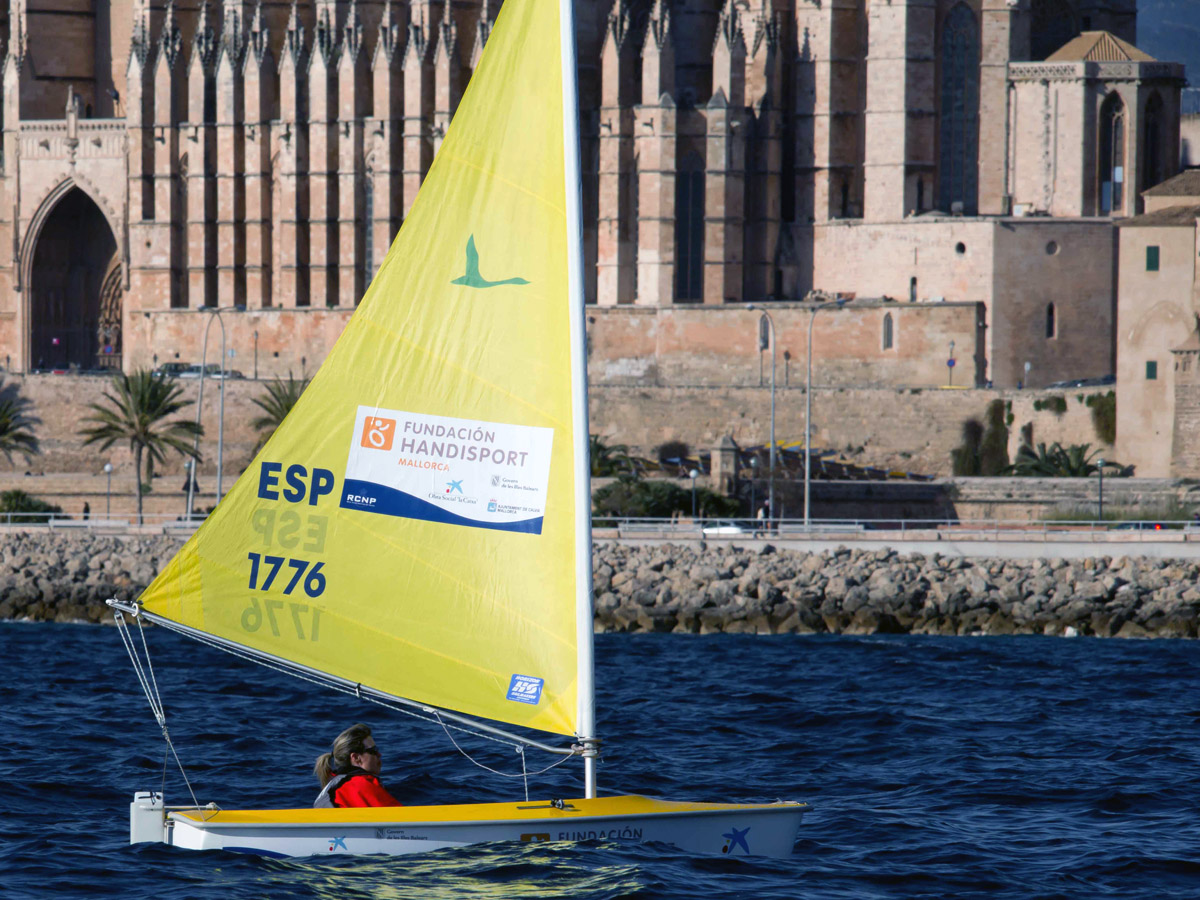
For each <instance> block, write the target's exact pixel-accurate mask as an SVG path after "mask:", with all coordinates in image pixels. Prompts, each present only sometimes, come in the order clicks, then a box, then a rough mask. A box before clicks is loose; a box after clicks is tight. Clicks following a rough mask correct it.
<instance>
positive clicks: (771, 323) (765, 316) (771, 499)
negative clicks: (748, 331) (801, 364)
mask: <svg viewBox="0 0 1200 900" xmlns="http://www.w3.org/2000/svg"><path fill="white" fill-rule="evenodd" d="M747 308H748V309H753V310H756V311H757V312H761V313H762V318H760V319H759V320H758V321H759V335H760V337H759V346H760V347H761V346H762V337H761V335H762V324H761V323H762V322H764V321H765V322H766V323H767V328H768V330H769V331H770V335H771V463H770V479H771V480H770V482H769V484H768V487H767V491H768V495H767V497H768V499H767V505H768V507H769V508H770V512H771V515H774V514H775V347H776V340H775V320H774V319H772V318H771V314H770V313H769V312H767V311H766V310H765V309H763V308H762V307H761V306H757V305H755V304H753V303H751V304H750V306H749V307H747ZM810 335H811V332H810ZM810 340H811V337H810ZM810 347H811V343H810Z"/></svg>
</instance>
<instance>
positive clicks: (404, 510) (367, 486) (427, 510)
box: [338, 478, 544, 534]
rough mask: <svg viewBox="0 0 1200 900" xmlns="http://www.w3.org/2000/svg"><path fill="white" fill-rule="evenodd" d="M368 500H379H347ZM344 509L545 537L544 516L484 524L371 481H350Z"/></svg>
mask: <svg viewBox="0 0 1200 900" xmlns="http://www.w3.org/2000/svg"><path fill="white" fill-rule="evenodd" d="M350 496H356V497H365V498H372V499H374V500H375V502H374V503H373V504H371V505H370V506H368V505H366V504H365V503H356V502H353V501H350V500H347V499H346V498H347V497H350ZM338 505H339V506H341V508H342V509H357V510H361V511H363V512H373V513H382V514H383V515H385V516H398V517H400V518H404V519H420V520H422V521H425V522H441V523H443V524H445V525H465V526H468V527H470V528H490V529H492V530H494V531H515V532H518V533H522V534H541V533H542V520H543V518H544V517H543V516H538V517H537V518H534V519H525V520H523V521H520V522H480V521H478V520H476V519H468V518H467V517H465V516H456V515H455V514H454V513H452V512H450V511H449V510H446V509H443V508H442V507H440V506H438V505H437V504H436V503H430V502H429V501H428V500H422V499H420V498H419V497H414V496H412V495H411V494H406V493H405V492H404V491H398V490H396V489H395V488H389V487H384V486H383V485H381V484H375V483H373V482H370V481H358V480H356V479H354V478H347V479H346V480H345V481H344V482H343V483H342V499H341V501H340V503H339V504H338Z"/></svg>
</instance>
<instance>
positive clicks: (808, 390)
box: [771, 298, 849, 530]
mask: <svg viewBox="0 0 1200 900" xmlns="http://www.w3.org/2000/svg"><path fill="white" fill-rule="evenodd" d="M847 302H849V301H847V300H846V299H845V298H839V299H837V300H828V301H826V302H825V303H818V304H817V305H816V306H814V307H813V308H812V309H811V310H809V313H808V376H807V378H806V379H805V382H804V528H805V530H808V528H810V527H811V523H812V519H811V517H810V515H809V510H810V505H809V494H810V493H811V489H812V356H813V354H812V336H813V322H814V321H815V320H816V318H817V313H819V312H820V311H821V310H823V309H826V308H827V307H830V306H836V307H837V308H838V309H841V308H842V307H843V306H845V305H846V303H847ZM774 512H775V504H773V503H772V504H771V513H772V514H774Z"/></svg>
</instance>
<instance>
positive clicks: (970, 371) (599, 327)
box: [588, 301, 983, 388]
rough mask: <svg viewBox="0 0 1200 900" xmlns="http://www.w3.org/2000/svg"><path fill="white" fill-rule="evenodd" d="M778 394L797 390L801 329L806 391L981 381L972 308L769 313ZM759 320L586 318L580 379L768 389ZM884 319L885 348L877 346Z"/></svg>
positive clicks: (748, 314)
mask: <svg viewBox="0 0 1200 900" xmlns="http://www.w3.org/2000/svg"><path fill="white" fill-rule="evenodd" d="M766 308H767V309H769V310H770V314H771V317H772V320H773V322H774V326H775V335H776V347H775V354H774V355H775V366H776V372H775V380H776V384H777V386H783V387H801V388H802V387H803V386H804V384H805V378H806V367H807V356H808V328H809V321H810V319H811V320H812V329H813V379H814V384H824V385H839V386H850V385H855V386H886V387H889V388H895V387H900V386H903V387H937V386H939V385H944V384H946V383H947V380H948V375H947V366H946V360H947V357H948V354H949V352H950V350H949V348H950V344H951V342H953V343H954V345H955V350H954V355H955V362H956V367H955V371H954V381H955V383H957V384H960V385H964V386H972V387H973V386H975V385H976V384H978V383H981V378H982V365H983V357H982V338H983V320H982V314H983V310H982V306H981V304H978V303H892V302H881V301H863V302H858V301H855V302H852V303H849V304H847V305H846V306H844V307H842V308H837V307H831V308H827V309H823V310H821V311H820V312H819V313H817V314H816V315H815V316H814V315H813V313H812V308H813V307H812V304H801V303H771V304H769V305H768V306H767V307H766ZM761 316H762V313H761V312H759V311H758V310H753V309H747V308H746V307H744V306H736V307H731V306H721V307H707V306H703V307H702V306H697V307H692V308H688V307H678V306H677V307H668V308H661V309H636V308H633V309H630V308H622V309H613V308H607V309H606V308H589V310H588V370H589V375H590V377H591V379H592V384H593V385H624V386H634V385H636V386H650V385H654V386H658V387H665V386H670V385H680V386H683V385H687V386H704V387H717V388H721V387H725V386H728V385H736V386H738V387H760V386H767V385H769V384H770V383H771V359H772V351H771V350H770V349H767V350H760V349H759V320H760V318H761ZM885 318H887V319H890V323H891V326H890V327H891V345H890V346H885V341H884V330H885Z"/></svg>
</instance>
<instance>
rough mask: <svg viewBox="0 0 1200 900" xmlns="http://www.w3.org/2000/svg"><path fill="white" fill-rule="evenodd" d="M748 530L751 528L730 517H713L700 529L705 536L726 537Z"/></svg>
mask: <svg viewBox="0 0 1200 900" xmlns="http://www.w3.org/2000/svg"><path fill="white" fill-rule="evenodd" d="M750 531H751V529H749V528H747V527H746V526H744V525H742V524H740V523H738V522H735V521H733V520H732V519H714V520H713V521H711V522H710V523H709V524H707V525H705V526H704V527H703V528H702V529H701V532H702V533H703V534H704V535H705V536H706V537H721V536H726V537H728V536H729V535H735V534H750Z"/></svg>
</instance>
